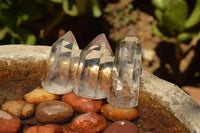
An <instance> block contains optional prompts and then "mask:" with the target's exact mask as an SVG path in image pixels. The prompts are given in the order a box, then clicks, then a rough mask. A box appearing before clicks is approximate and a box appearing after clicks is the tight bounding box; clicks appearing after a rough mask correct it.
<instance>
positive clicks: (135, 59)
mask: <svg viewBox="0 0 200 133" xmlns="http://www.w3.org/2000/svg"><path fill="white" fill-rule="evenodd" d="M141 49H142V42H141V40H140V38H139V37H138V35H137V33H136V32H135V30H134V29H133V30H131V31H130V32H129V33H128V34H127V35H126V36H125V37H124V39H123V40H122V41H121V42H120V43H119V45H118V47H117V48H116V53H115V59H114V65H113V70H112V77H111V86H110V87H111V88H110V93H109V97H108V99H107V101H108V102H109V103H110V104H112V105H115V106H119V107H122V108H132V107H136V106H137V105H138V99H139V84H140V74H141V54H142V53H141Z"/></svg>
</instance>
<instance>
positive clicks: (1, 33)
mask: <svg viewBox="0 0 200 133" xmlns="http://www.w3.org/2000/svg"><path fill="white" fill-rule="evenodd" d="M7 32H8V30H7V29H6V28H3V29H0V40H2V39H3V38H4V37H5V36H6V33H7Z"/></svg>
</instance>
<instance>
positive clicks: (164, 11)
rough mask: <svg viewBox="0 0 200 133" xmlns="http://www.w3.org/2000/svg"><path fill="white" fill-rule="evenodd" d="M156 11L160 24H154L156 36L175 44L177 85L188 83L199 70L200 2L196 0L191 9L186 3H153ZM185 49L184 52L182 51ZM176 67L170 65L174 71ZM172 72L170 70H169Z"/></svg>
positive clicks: (161, 0) (158, 0)
mask: <svg viewBox="0 0 200 133" xmlns="http://www.w3.org/2000/svg"><path fill="white" fill-rule="evenodd" d="M151 2H152V4H153V5H154V6H155V7H156V9H155V16H156V18H157V20H158V23H154V24H153V33H154V34H155V35H158V36H160V37H162V38H164V39H166V40H167V39H172V40H175V41H174V44H175V47H176V48H175V51H174V56H175V58H174V59H173V61H174V60H175V62H176V63H175V64H177V65H178V66H177V68H175V67H174V68H175V69H174V70H175V71H174V72H173V73H175V76H174V77H175V78H174V79H175V81H178V82H180V83H181V82H182V83H183V82H186V81H187V80H188V77H189V76H193V75H194V73H195V70H194V69H193V67H194V66H196V62H197V59H198V58H197V54H195V52H197V51H198V47H197V46H198V42H199V40H200V0H196V3H195V5H194V7H193V8H191V9H189V8H190V6H189V3H188V2H189V1H185V0H151ZM181 46H183V47H184V48H181ZM172 66H173V64H172V65H171V67H172ZM169 71H170V70H169Z"/></svg>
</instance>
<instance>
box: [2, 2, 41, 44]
mask: <svg viewBox="0 0 200 133" xmlns="http://www.w3.org/2000/svg"><path fill="white" fill-rule="evenodd" d="M30 5H31V6H30ZM38 7H41V5H39V4H37V3H35V2H34V1H33V0H30V1H25V0H24V1H22V0H15V1H12V0H4V1H3V2H1V3H0V9H1V10H0V40H1V43H4V42H5V43H6V42H10V43H13V44H15V43H23V44H35V42H36V36H35V35H34V34H33V33H31V32H30V31H28V30H26V29H25V28H22V27H21V25H22V24H23V23H24V22H28V21H31V20H34V19H37V18H39V17H41V14H40V12H42V11H41V10H42V8H38ZM35 9H38V10H35ZM8 40H10V41H8Z"/></svg>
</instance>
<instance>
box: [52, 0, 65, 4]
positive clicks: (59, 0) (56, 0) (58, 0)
mask: <svg viewBox="0 0 200 133" xmlns="http://www.w3.org/2000/svg"><path fill="white" fill-rule="evenodd" d="M51 1H52V2H55V3H60V4H61V3H63V0H51Z"/></svg>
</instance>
